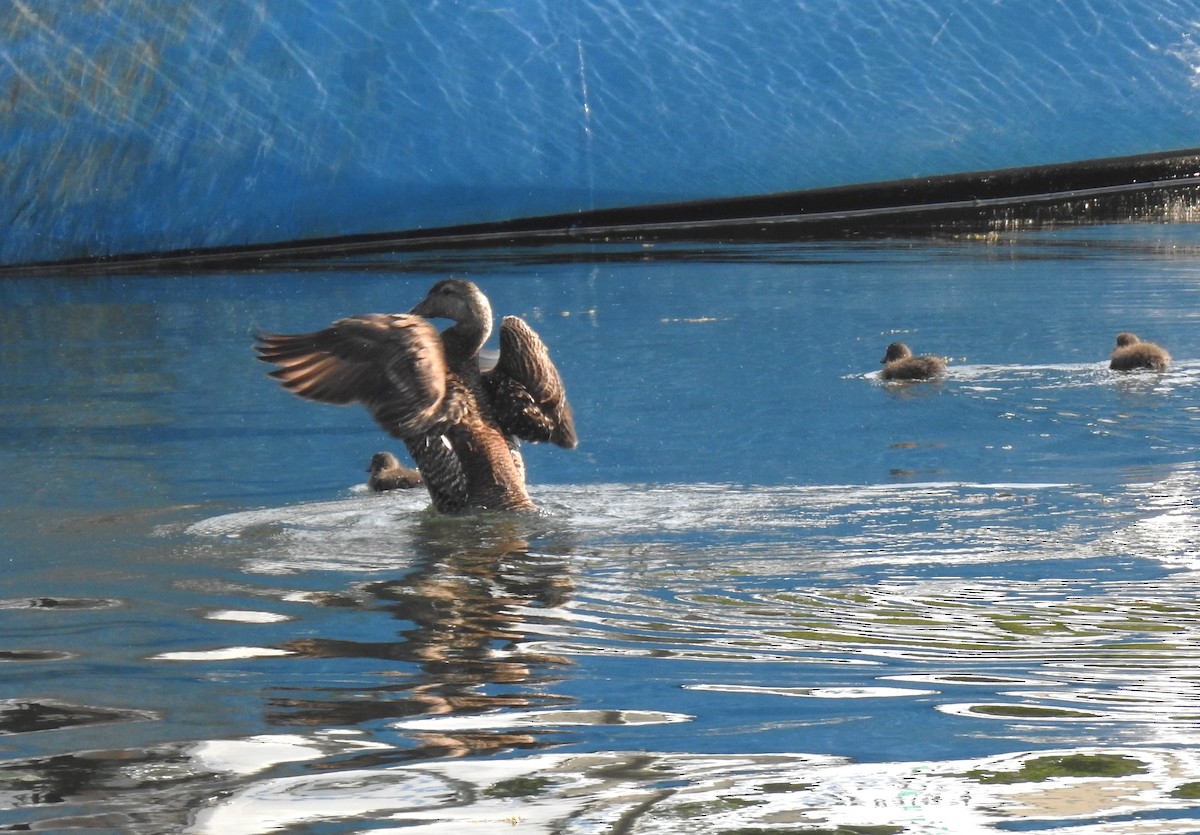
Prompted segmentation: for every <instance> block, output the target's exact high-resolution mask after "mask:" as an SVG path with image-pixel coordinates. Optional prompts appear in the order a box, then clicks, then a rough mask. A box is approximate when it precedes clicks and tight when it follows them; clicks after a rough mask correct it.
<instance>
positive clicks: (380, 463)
mask: <svg viewBox="0 0 1200 835" xmlns="http://www.w3.org/2000/svg"><path fill="white" fill-rule="evenodd" d="M399 466H400V459H399V458H397V457H396V456H395V455H393V454H392V453H390V452H377V453H375V454H374V455H372V456H371V466H369V467H367V472H369V473H376V474H377V473H381V472H383V471H384V470H390V469H392V468H394V467H399Z"/></svg>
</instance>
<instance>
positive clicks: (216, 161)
mask: <svg viewBox="0 0 1200 835" xmlns="http://www.w3.org/2000/svg"><path fill="white" fill-rule="evenodd" d="M301 5H302V9H301V11H300V12H299V13H294V12H293V11H292V10H291V9H284V8H275V7H272V6H271V5H270V4H263V3H260V2H252V0H234V2H227V3H221V4H218V5H216V6H214V4H212V3H209V2H203V0H176V2H173V3H170V4H163V3H160V2H157V0H122V2H119V3H96V4H85V5H83V6H80V5H79V4H65V3H44V4H38V6H37V7H36V8H34V7H33V6H31V5H30V4H28V3H19V4H9V5H8V6H6V7H5V8H2V9H0V34H2V35H3V50H2V57H3V61H4V66H5V67H7V71H6V75H5V81H4V84H5V93H4V97H3V101H2V102H0V111H2V112H3V115H4V118H3V119H2V120H0V150H2V151H3V153H4V157H5V169H4V176H3V178H0V194H2V195H3V198H4V200H3V203H0V206H3V215H2V216H3V220H4V221H5V229H6V234H5V236H4V238H3V240H0V263H5V264H9V263H14V262H22V261H32V260H48V259H61V258H71V257H76V256H103V255H108V254H112V253H121V252H130V251H152V250H161V249H175V248H192V247H197V246H236V245H240V244H244V243H256V242H258V243H261V242H264V241H280V240H294V239H299V238H306V237H314V236H324V235H338V234H355V233H364V232H387V231H394V230H399V229H412V228H428V227H430V226H433V225H450V224H457V223H469V222H475V221H486V220H505V219H509V218H514V217H522V216H530V215H539V214H549V213H557V212H572V211H579V210H584V209H590V208H597V207H611V206H622V205H636V204H640V203H645V202H650V201H667V200H682V199H699V198H715V197H730V196H739V195H752V194H759V193H767V192H776V191H785V190H793V189H805V188H817V187H822V186H837V185H845V184H849V183H865V182H872V181H878V180H888V179H897V178H907V177H922V176H931V175H937V174H954V173H959V172H963V171H979V170H989V169H995V168H1004V167H1010V166H1021V165H1045V164H1050V163H1060V162H1072V161H1078V160H1088V159H1098V158H1102V157H1107V156H1118V155H1126V154H1137V153H1151V152H1160V151H1169V150H1175V149H1181V148H1191V147H1195V146H1196V144H1197V134H1196V123H1197V117H1198V115H1200V113H1198V108H1200V105H1198V101H1200V100H1198V98H1197V95H1196V71H1197V67H1200V43H1198V39H1200V35H1198V34H1197V33H1198V31H1200V14H1198V13H1197V9H1196V8H1195V5H1194V4H1193V3H1188V2H1168V3H1162V2H1157V0H1092V2H1088V3H1069V2H1065V0H1053V1H1052V2H1044V1H1043V0H995V2H988V3H963V2H960V0H919V1H918V2H913V0H820V2H816V0H797V1H796V2H784V1H783V0H769V2H762V1H761V0H754V1H753V2H751V0H734V2H728V0H721V2H715V0H709V1H708V2H682V1H681V0H674V2H663V0H659V1H658V2H654V3H644V2H636V1H635V0H623V2H611V0H609V1H608V2H605V1H604V0H553V2H525V3H521V4H518V5H513V4H509V5H503V4H499V5H496V4H478V3H467V4H464V3H449V2H428V3H399V4H397V3H382V2H376V3H367V2H362V0H326V1H325V2H320V3H317V2H312V0H309V2H304V3H302V4H301ZM881 126H886V129H884V128H882V127H881Z"/></svg>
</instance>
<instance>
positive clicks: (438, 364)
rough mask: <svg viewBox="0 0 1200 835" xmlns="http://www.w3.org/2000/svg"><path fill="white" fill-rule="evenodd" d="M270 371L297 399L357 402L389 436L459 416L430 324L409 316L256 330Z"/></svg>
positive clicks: (423, 430)
mask: <svg viewBox="0 0 1200 835" xmlns="http://www.w3.org/2000/svg"><path fill="white" fill-rule="evenodd" d="M256 339H257V344H256V345H255V350H256V351H257V352H258V355H259V359H261V360H263V361H265V362H270V363H273V364H275V365H277V366H279V367H278V368H277V369H275V370H274V371H272V372H270V376H272V377H274V378H275V379H277V380H279V382H280V384H281V385H282V386H283V387H284V388H285V389H287V390H288V391H290V392H292V393H293V394H296V395H299V396H300V397H303V398H306V399H308V400H316V401H319V402H321V403H333V404H338V405H344V404H348V403H362V404H363V405H365V406H366V407H367V409H368V410H369V411H370V412H371V415H372V416H373V417H374V418H375V420H376V421H378V422H379V424H380V426H382V427H383V428H384V429H385V430H386V431H387V432H388V433H389V434H391V435H392V436H394V437H397V438H401V439H405V440H407V439H411V438H418V437H422V436H425V435H427V434H429V433H431V432H435V431H437V430H438V429H439V427H443V426H446V425H449V424H453V423H456V422H458V421H459V420H461V419H462V416H463V413H464V411H465V409H466V408H467V404H466V403H464V402H463V398H462V397H461V396H459V392H458V391H457V390H456V388H455V386H454V385H452V381H451V380H450V379H449V378H448V375H447V373H446V358H445V354H444V352H443V348H442V340H441V338H440V336H439V335H438V332H437V328H435V327H434V326H433V325H432V324H431V323H429V322H428V321H426V320H425V319H423V318H421V317H420V316H413V315H409V314H403V313H399V314H386V313H368V314H363V315H359V316H350V317H348V318H345V319H339V320H338V321H336V322H334V323H333V325H332V326H331V327H329V328H326V329H325V330H321V331H315V332H313V333H302V334H259V335H258V336H257V338H256Z"/></svg>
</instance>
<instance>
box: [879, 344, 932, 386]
mask: <svg viewBox="0 0 1200 835" xmlns="http://www.w3.org/2000/svg"><path fill="white" fill-rule="evenodd" d="M880 362H881V363H883V371H881V372H879V376H880V377H882V378H883V379H885V380H928V379H930V378H932V377H937V376H940V375H942V374H945V373H946V361H945V360H943V359H942V358H941V357H933V356H920V357H915V356H913V352H912V350H911V349H910V348H909V347H908V346H907V345H905V344H904V343H903V342H893V343H892V344H891V345H889V346H887V351H886V352H885V353H884V355H883V359H881V360H880Z"/></svg>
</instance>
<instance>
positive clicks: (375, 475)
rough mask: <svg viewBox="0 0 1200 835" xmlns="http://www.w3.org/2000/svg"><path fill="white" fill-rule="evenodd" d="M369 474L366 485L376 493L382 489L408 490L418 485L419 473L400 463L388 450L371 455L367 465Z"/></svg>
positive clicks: (419, 483)
mask: <svg viewBox="0 0 1200 835" xmlns="http://www.w3.org/2000/svg"><path fill="white" fill-rule="evenodd" d="M367 472H368V473H370V474H371V475H370V476H369V477H368V478H367V487H369V488H370V489H371V490H373V491H375V492H376V493H382V492H383V491H384V490H408V489H409V488H412V487H420V486H421V485H422V484H423V482H422V481H421V473H420V471H419V470H414V469H413V468H412V467H406V466H404V465H403V464H401V463H400V459H398V458H397V457H396V456H395V455H393V454H392V453H390V452H377V453H375V454H374V455H372V456H371V466H369V467H367Z"/></svg>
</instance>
